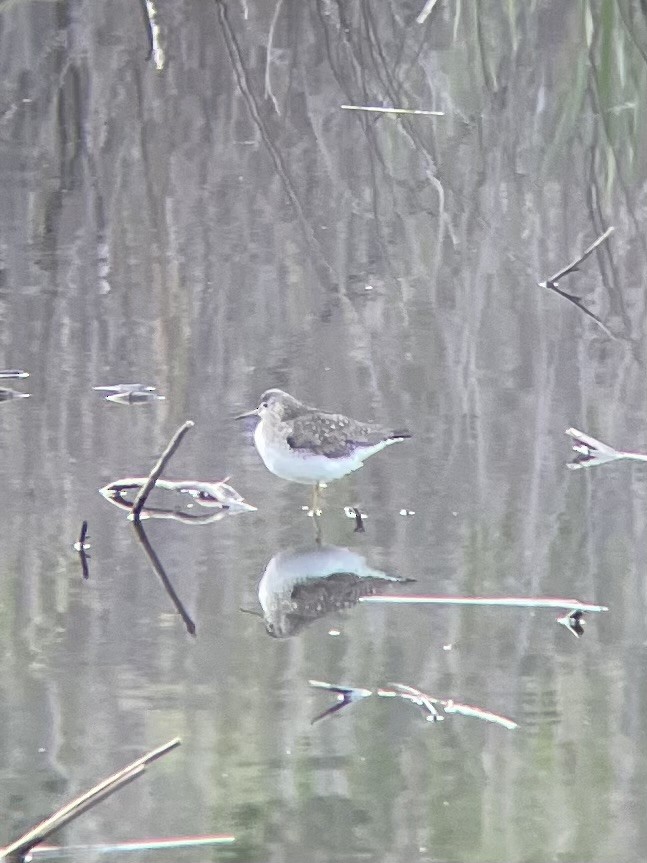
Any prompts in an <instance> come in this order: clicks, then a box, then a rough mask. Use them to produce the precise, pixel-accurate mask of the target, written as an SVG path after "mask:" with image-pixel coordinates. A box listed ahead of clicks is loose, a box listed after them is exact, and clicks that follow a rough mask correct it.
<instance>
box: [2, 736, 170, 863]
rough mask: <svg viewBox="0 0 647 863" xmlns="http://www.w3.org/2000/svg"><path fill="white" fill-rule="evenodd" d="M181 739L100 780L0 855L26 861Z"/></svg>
mask: <svg viewBox="0 0 647 863" xmlns="http://www.w3.org/2000/svg"><path fill="white" fill-rule="evenodd" d="M181 742H182V741H181V740H180V738H179V737H175V738H173V740H169V741H168V743H165V744H164V745H163V746H159V747H157V749H152V750H151V751H150V752H148V753H147V754H146V755H142V756H141V758H137V759H136V760H135V761H133V762H132V763H131V764H128V765H127V766H126V767H124V768H123V769H122V770H119V771H117V773H113V774H112V776H108V778H107V779H104V780H103V781H102V782H99V784H98V785H95V786H94V787H93V788H90V790H89V791H85V792H84V793H83V794H81V795H80V796H79V797H76V798H75V799H74V800H71V801H70V802H69V803H67V804H66V805H65V806H63V807H62V808H61V809H58V810H57V811H56V812H54V813H53V815H50V817H49V818H46V819H45V820H44V821H41V823H40V824H37V825H36V826H35V827H32V828H31V830H28V831H27V833H25V834H23V835H22V836H21V837H20V838H19V839H16V841H15V842H12V843H11V845H8V846H7V847H6V848H4V849H3V850H2V851H1V852H0V856H1V857H2V858H4V859H7V860H16V861H21V860H23V859H24V858H25V856H26V855H27V854H28V853H29V851H30V850H31V848H33V847H34V845H38V844H39V843H40V842H42V841H43V840H44V839H46V838H47V837H48V836H50V835H51V834H52V833H54V831H56V830H60V829H61V827H64V826H65V825H66V824H69V822H70V821H72V820H74V819H75V818H78V816H79V815H82V814H83V813H84V812H87V810H88V809H91V808H92V807H93V806H96V804H97V803H100V802H101V801H102V800H105V798H106V797H108V796H110V795H111V794H113V793H114V792H115V791H118V790H119V789H120V788H123V786H124V785H126V784H128V783H129V782H132V781H133V779H137V777H138V776H141V775H142V773H144V772H145V770H146V767H148V765H149V764H151V763H152V762H153V761H156V760H157V759H158V758H161V756H162V755H166V753H167V752H170V751H171V750H172V749H175V748H176V747H177V746H179V745H180V744H181Z"/></svg>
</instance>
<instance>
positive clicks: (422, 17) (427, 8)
mask: <svg viewBox="0 0 647 863" xmlns="http://www.w3.org/2000/svg"><path fill="white" fill-rule="evenodd" d="M436 2H437V0H427V2H426V3H425V5H424V6H423V7H422V11H421V12H420V14H419V15H418V17H417V18H416V22H417V23H418V24H424V23H425V21H426V20H427V18H428V17H429V16H430V15H431V13H432V12H433V9H434V6H435V5H436Z"/></svg>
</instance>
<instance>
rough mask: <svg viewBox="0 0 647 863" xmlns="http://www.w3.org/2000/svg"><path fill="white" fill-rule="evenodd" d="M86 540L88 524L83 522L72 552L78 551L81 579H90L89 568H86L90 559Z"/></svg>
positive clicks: (88, 544)
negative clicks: (81, 571)
mask: <svg viewBox="0 0 647 863" xmlns="http://www.w3.org/2000/svg"><path fill="white" fill-rule="evenodd" d="M87 538H88V523H87V521H84V522H83V524H82V525H81V533H80V534H79V538H78V540H77V541H76V542H75V543H74V546H73V548H74V551H78V553H79V557H80V559H81V568H82V570H83V578H85V579H88V578H90V567H89V566H88V560H89V559H90V555H89V554H88V549H89V548H90V543H89V542H86V539H87Z"/></svg>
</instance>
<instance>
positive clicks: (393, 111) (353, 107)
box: [341, 105, 445, 117]
mask: <svg viewBox="0 0 647 863" xmlns="http://www.w3.org/2000/svg"><path fill="white" fill-rule="evenodd" d="M341 107H342V108H343V109H344V110H345V111H374V112H377V113H378V114H418V115H420V116H423V117H444V116H445V112H444V111H423V110H421V109H419V108H382V107H379V106H376V105H342V106H341Z"/></svg>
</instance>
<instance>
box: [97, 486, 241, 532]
mask: <svg viewBox="0 0 647 863" xmlns="http://www.w3.org/2000/svg"><path fill="white" fill-rule="evenodd" d="M146 479H147V478H146V477H138V476H133V477H124V478H123V479H117V480H114V481H113V482H111V483H109V484H108V485H106V486H104V487H103V488H100V489H99V494H101V495H103V497H105V498H106V500H108V501H110V503H112V504H114V505H115V506H118V507H119V508H120V509H124V510H126V511H127V512H128V513H130V515H129V518H130V519H131V520H132V521H134V517H133V516H132V509H133V504H134V501H132V500H129V499H128V498H127V497H126V495H127V494H128V492H135V493H137V492H139V491H140V489H141V488H142V487H143V485H144V484H145V482H146ZM228 479H229V477H227V478H226V479H224V480H220V481H218V482H204V481H203V480H192V479H184V480H177V481H174V480H165V479H158V480H157V481H156V483H155V488H156V489H162V490H163V491H168V492H172V493H175V495H176V497H175V500H177V499H178V498H179V497H181V496H183V498H184V500H183V505H184V504H185V503H186V502H187V499H188V503H189V506H193V505H194V504H196V505H197V507H202V508H204V509H207V510H208V513H207V514H206V515H205V514H204V512H201V513H200V512H195V513H194V512H188V511H185V510H183V509H177V508H171V507H149V506H147V507H145V508H144V509H142V510H141V512H140V514H139V518H140V519H144V518H170V519H175V520H176V521H182V522H184V523H186V524H210V523H211V522H214V521H219V520H220V519H222V518H225V517H226V516H228V515H236V514H237V513H241V512H256V507H255V506H252V504H251V503H247V501H246V500H245V499H244V498H243V497H242V496H241V495H240V494H238V492H237V491H236V489H235V488H233V487H232V486H230V485H228V483H227V480H228Z"/></svg>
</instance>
